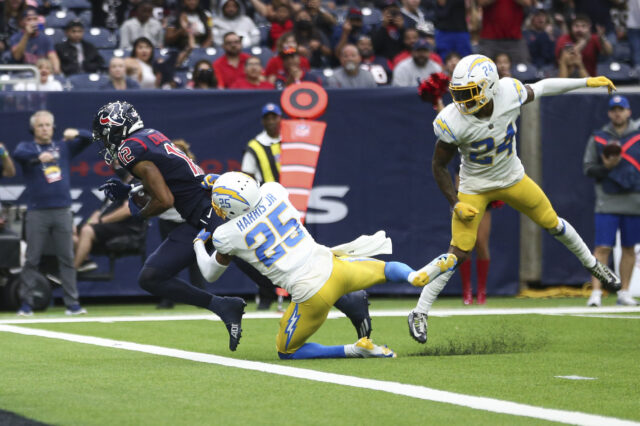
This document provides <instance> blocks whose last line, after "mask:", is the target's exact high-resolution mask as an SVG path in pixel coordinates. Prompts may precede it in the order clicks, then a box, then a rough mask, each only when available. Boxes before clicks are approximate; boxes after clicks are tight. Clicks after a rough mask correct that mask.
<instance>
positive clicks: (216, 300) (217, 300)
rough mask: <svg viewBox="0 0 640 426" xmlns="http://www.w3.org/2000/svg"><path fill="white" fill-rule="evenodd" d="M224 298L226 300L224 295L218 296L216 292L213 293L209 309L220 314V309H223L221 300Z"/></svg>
mask: <svg viewBox="0 0 640 426" xmlns="http://www.w3.org/2000/svg"><path fill="white" fill-rule="evenodd" d="M223 300H224V297H220V296H216V295H215V294H213V295H211V302H209V305H208V306H207V309H209V310H210V311H211V312H213V313H214V314H216V315H218V316H220V310H221V309H222V303H221V302H222V301H223Z"/></svg>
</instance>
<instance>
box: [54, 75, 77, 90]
mask: <svg viewBox="0 0 640 426" xmlns="http://www.w3.org/2000/svg"><path fill="white" fill-rule="evenodd" d="M53 78H54V79H55V80H56V81H59V82H60V84H61V85H62V88H63V89H64V91H65V92H67V91H69V90H71V89H72V88H73V86H72V85H71V82H70V81H69V79H68V78H67V77H65V76H63V75H60V74H58V75H54V76H53Z"/></svg>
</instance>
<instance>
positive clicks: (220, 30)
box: [213, 0, 260, 47]
mask: <svg viewBox="0 0 640 426" xmlns="http://www.w3.org/2000/svg"><path fill="white" fill-rule="evenodd" d="M230 32H233V33H235V34H237V35H238V37H240V39H241V40H242V47H251V46H258V45H260V30H258V27H256V24H254V23H253V21H252V20H251V18H249V17H248V16H246V15H245V12H244V6H243V4H242V3H240V2H238V0H221V1H220V8H219V11H218V16H217V17H216V19H215V20H214V21H213V44H215V45H216V46H222V45H223V44H224V35H225V34H228V33H230Z"/></svg>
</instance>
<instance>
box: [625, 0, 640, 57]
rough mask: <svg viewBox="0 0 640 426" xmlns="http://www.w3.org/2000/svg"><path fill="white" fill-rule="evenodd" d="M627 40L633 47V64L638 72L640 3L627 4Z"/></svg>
mask: <svg viewBox="0 0 640 426" xmlns="http://www.w3.org/2000/svg"><path fill="white" fill-rule="evenodd" d="M627 7H628V8H629V13H628V14H627V39H629V45H630V46H631V63H632V64H633V66H634V67H635V68H636V70H638V69H639V68H640V2H637V1H631V2H628V3H627Z"/></svg>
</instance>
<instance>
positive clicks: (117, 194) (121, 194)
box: [98, 178, 133, 201]
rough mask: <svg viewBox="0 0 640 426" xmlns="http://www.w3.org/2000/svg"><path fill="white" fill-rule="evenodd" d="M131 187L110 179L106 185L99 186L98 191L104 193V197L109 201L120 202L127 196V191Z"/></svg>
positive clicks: (118, 180)
mask: <svg viewBox="0 0 640 426" xmlns="http://www.w3.org/2000/svg"><path fill="white" fill-rule="evenodd" d="M132 187H133V185H127V184H126V183H123V182H122V181H121V180H120V179H116V178H111V179H109V180H107V182H106V183H104V184H102V185H100V187H99V188H98V189H99V190H100V191H104V195H106V196H107V198H108V199H110V200H111V201H121V200H124V199H125V198H127V197H128V196H129V191H131V188H132Z"/></svg>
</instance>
